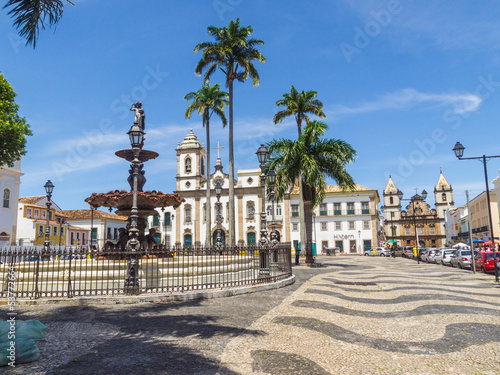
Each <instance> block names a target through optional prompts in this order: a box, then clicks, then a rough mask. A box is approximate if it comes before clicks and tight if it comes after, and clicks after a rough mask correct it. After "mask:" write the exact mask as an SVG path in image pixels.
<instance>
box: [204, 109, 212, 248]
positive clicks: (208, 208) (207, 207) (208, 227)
mask: <svg viewBox="0 0 500 375" xmlns="http://www.w3.org/2000/svg"><path fill="white" fill-rule="evenodd" d="M205 127H206V131H207V167H206V168H207V170H206V173H207V194H206V203H205V212H206V217H205V226H206V238H205V246H210V245H211V243H212V241H211V239H212V209H211V207H212V205H211V204H210V118H208V119H207V123H206V124H205Z"/></svg>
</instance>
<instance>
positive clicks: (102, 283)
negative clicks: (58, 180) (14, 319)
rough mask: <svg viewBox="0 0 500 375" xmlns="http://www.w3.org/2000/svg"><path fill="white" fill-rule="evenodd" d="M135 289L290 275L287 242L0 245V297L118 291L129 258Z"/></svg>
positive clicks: (170, 289) (176, 289) (192, 287)
mask: <svg viewBox="0 0 500 375" xmlns="http://www.w3.org/2000/svg"><path fill="white" fill-rule="evenodd" d="M132 257H133V258H134V259H138V260H139V267H138V272H137V275H138V276H137V277H138V280H137V284H138V289H137V291H136V293H182V292H191V291H203V290H210V289H220V288H230V287H239V286H251V285H258V284H264V283H271V282H275V281H278V280H281V279H285V278H288V277H289V276H291V274H292V268H291V247H290V243H280V244H278V245H277V246H275V247H271V246H269V247H262V246H245V247H222V248H214V247H199V248H192V249H180V248H175V247H173V248H166V247H158V248H154V249H152V250H150V251H138V252H127V251H120V250H107V251H98V250H88V249H74V248H52V249H51V250H50V251H48V252H44V251H43V249H41V248H28V247H7V248H0V298H1V297H4V298H6V297H8V296H11V295H12V294H13V293H14V294H15V296H16V298H32V299H36V298H43V297H69V298H71V297H75V296H102V295H122V294H126V293H127V288H126V286H125V285H126V279H127V276H128V267H129V265H128V263H129V262H130V259H131V258H132Z"/></svg>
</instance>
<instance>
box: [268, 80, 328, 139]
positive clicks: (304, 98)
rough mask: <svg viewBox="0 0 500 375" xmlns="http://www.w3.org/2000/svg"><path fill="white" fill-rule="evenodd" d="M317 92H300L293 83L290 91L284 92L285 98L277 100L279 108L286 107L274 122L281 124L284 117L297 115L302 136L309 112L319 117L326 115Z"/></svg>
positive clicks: (278, 113) (298, 127)
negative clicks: (303, 123)
mask: <svg viewBox="0 0 500 375" xmlns="http://www.w3.org/2000/svg"><path fill="white" fill-rule="evenodd" d="M317 94H318V92H317V91H307V92H306V91H302V92H298V91H297V89H296V88H295V87H294V86H293V85H292V87H291V89H290V93H285V94H283V98H282V99H280V100H278V101H277V102H276V106H277V107H278V108H280V107H285V108H284V109H283V110H281V111H279V112H277V113H276V114H275V115H274V117H273V122H274V123H275V124H279V123H280V122H281V121H283V119H284V118H286V117H289V116H295V121H296V122H297V129H298V131H299V136H300V134H301V133H302V121H303V120H306V123H307V122H309V116H308V114H309V113H311V114H313V115H316V116H318V117H319V118H325V117H326V116H325V114H324V113H323V103H322V102H321V101H319V100H318V99H316V95H317Z"/></svg>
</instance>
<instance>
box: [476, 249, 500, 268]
mask: <svg viewBox="0 0 500 375" xmlns="http://www.w3.org/2000/svg"><path fill="white" fill-rule="evenodd" d="M496 261H497V264H498V263H499V262H500V252H498V251H497V252H496ZM474 262H475V263H476V270H477V271H481V272H483V273H493V272H495V266H494V263H493V251H480V252H478V253H477V254H476V256H475V258H474Z"/></svg>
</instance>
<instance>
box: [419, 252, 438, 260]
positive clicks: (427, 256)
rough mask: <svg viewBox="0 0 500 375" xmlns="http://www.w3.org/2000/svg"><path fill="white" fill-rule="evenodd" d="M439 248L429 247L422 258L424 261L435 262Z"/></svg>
mask: <svg viewBox="0 0 500 375" xmlns="http://www.w3.org/2000/svg"><path fill="white" fill-rule="evenodd" d="M437 252H438V249H429V250H427V253H426V254H425V256H424V257H422V258H421V260H422V262H426V263H434V257H435V256H436V254H437Z"/></svg>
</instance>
